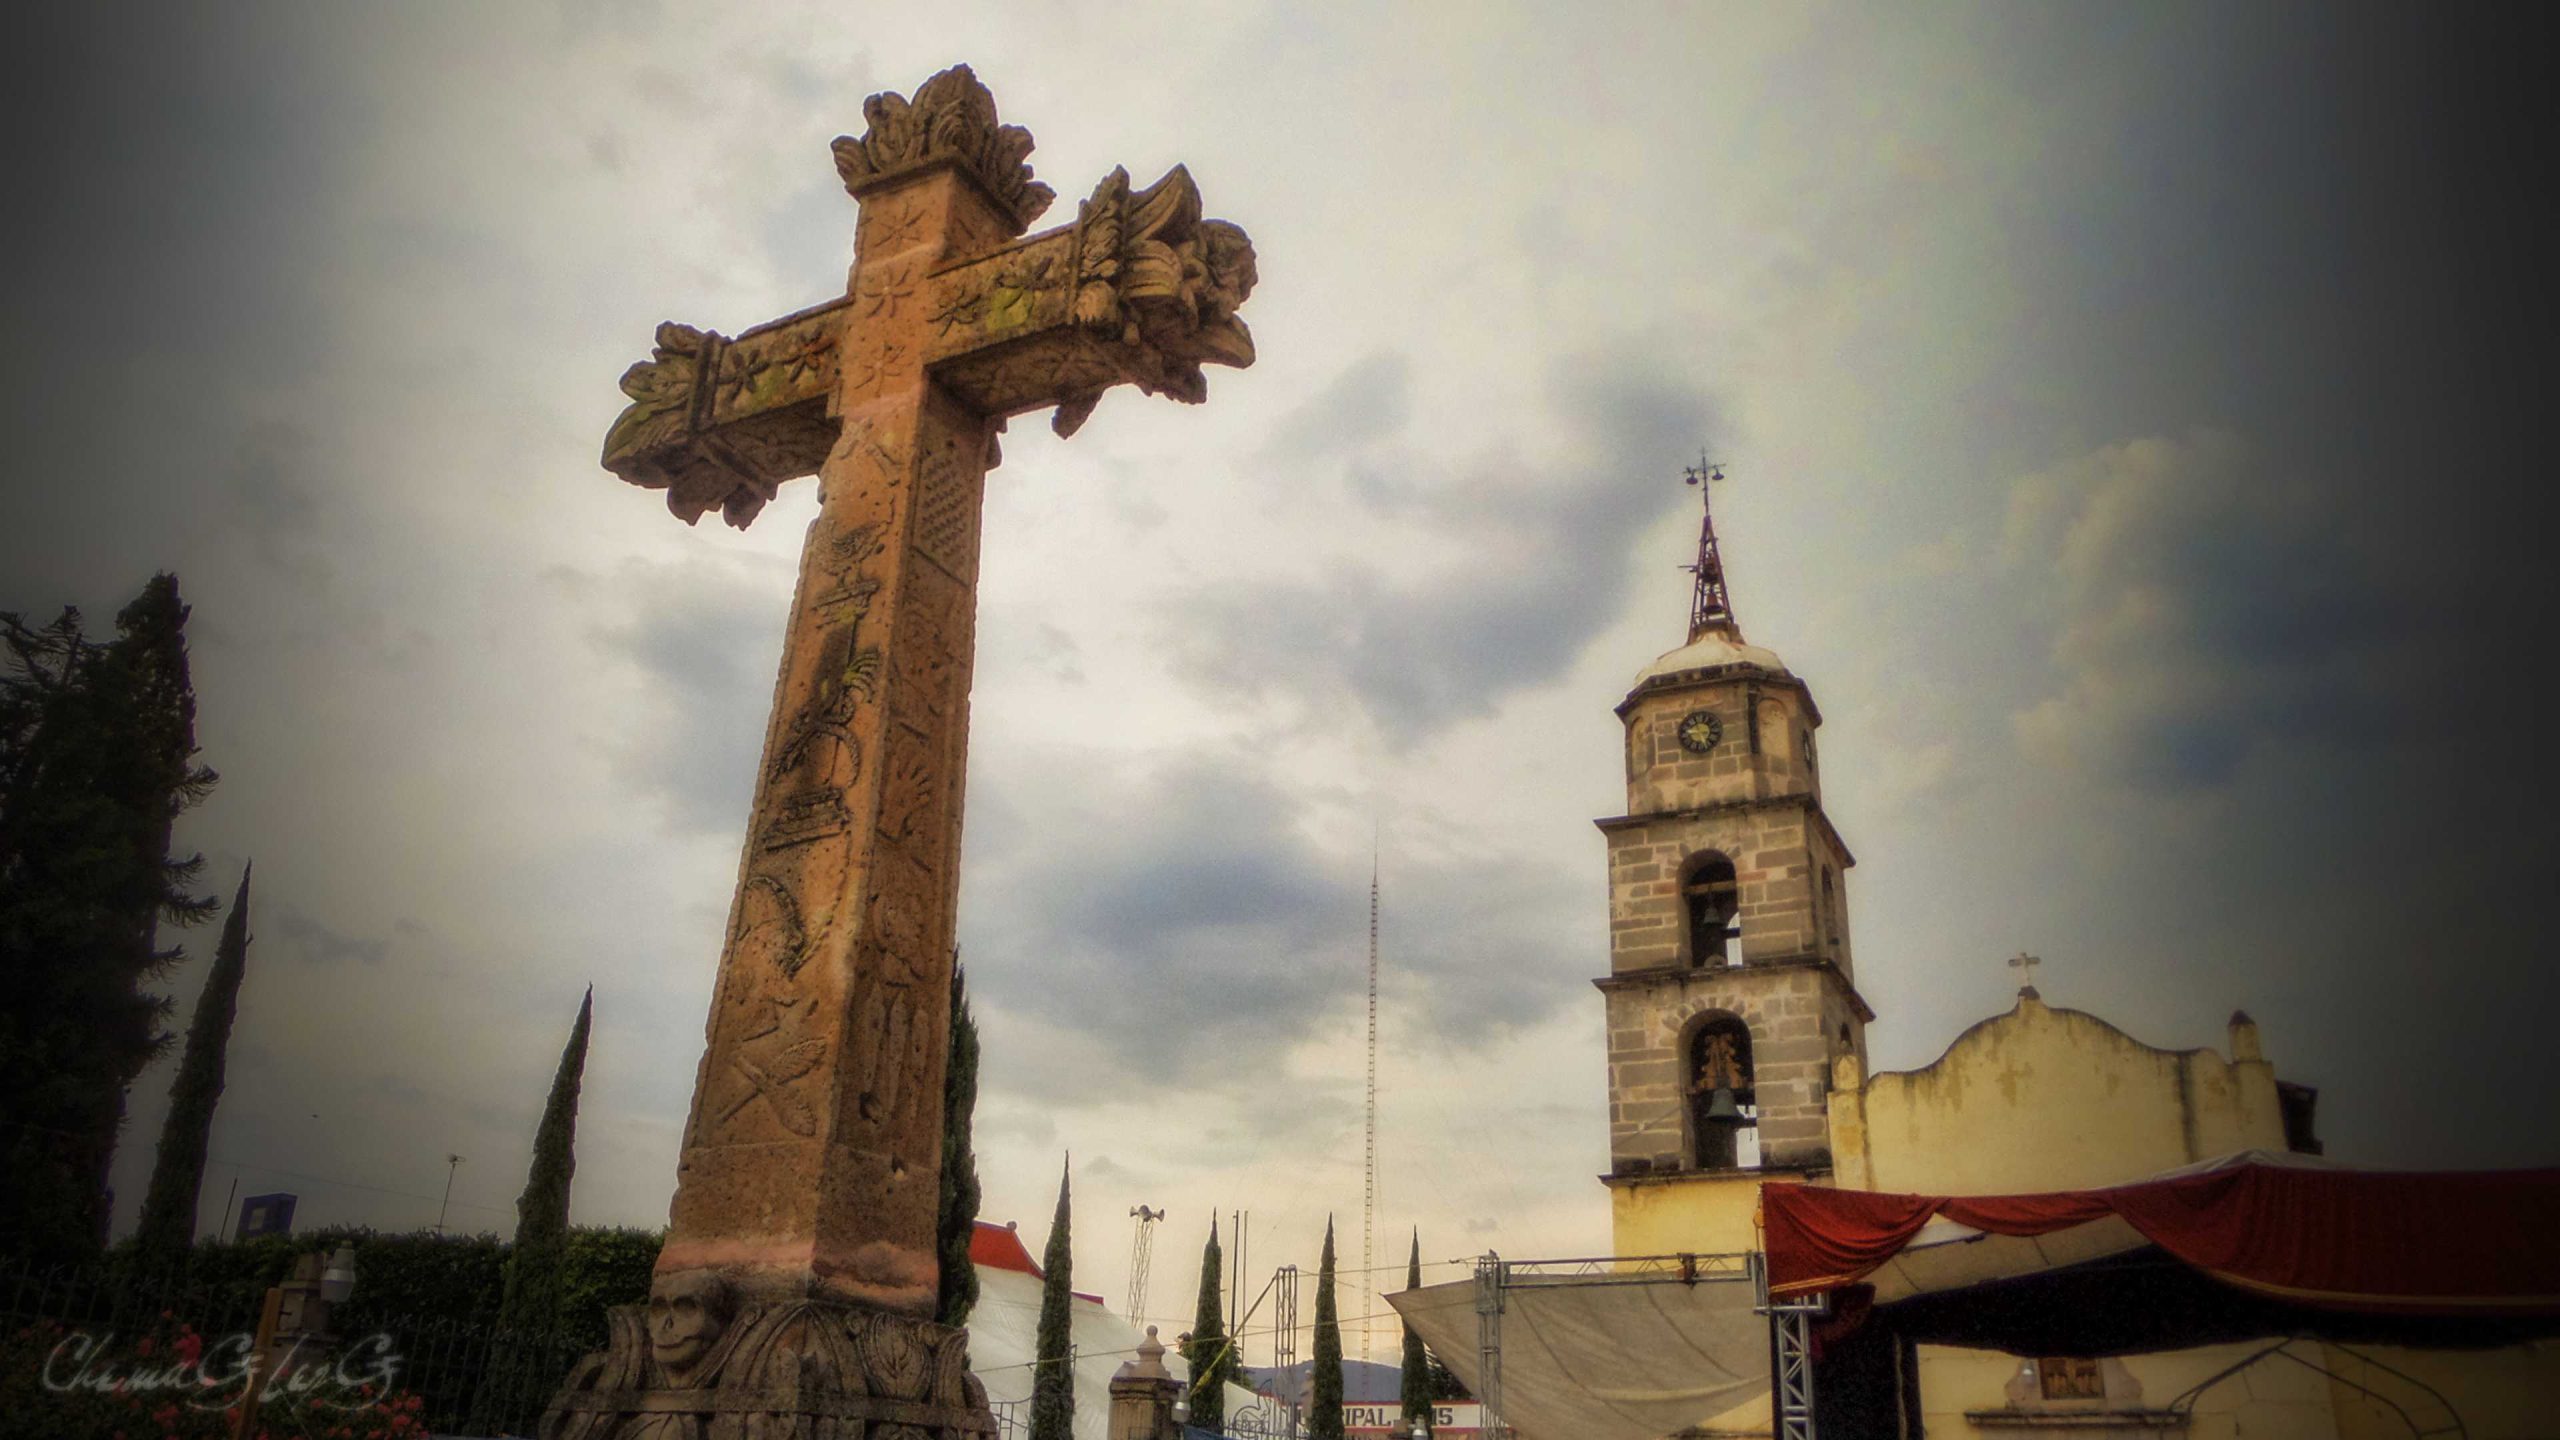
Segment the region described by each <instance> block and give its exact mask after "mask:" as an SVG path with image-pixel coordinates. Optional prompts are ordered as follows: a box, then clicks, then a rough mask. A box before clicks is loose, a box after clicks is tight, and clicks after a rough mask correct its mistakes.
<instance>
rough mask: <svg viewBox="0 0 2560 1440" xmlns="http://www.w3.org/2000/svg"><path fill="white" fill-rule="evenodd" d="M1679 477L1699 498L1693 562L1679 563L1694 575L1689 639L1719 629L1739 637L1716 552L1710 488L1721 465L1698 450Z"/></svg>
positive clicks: (1720, 472)
mask: <svg viewBox="0 0 2560 1440" xmlns="http://www.w3.org/2000/svg"><path fill="white" fill-rule="evenodd" d="M1680 478H1681V479H1682V480H1684V481H1686V482H1687V483H1689V484H1691V485H1695V486H1697V487H1698V500H1699V502H1700V503H1699V506H1698V559H1697V563H1695V564H1692V565H1683V566H1681V567H1680V568H1681V569H1683V570H1686V571H1688V572H1689V573H1690V574H1692V575H1695V576H1697V577H1698V583H1697V586H1696V588H1695V589H1693V590H1691V591H1690V594H1689V639H1690V640H1691V641H1692V642H1695V641H1697V640H1700V639H1703V638H1705V637H1706V636H1708V635H1710V634H1713V633H1716V632H1719V631H1720V632H1722V633H1723V634H1725V635H1727V636H1730V637H1732V638H1733V639H1736V640H1739V639H1741V638H1742V627H1741V626H1740V625H1738V624H1736V623H1734V618H1733V603H1732V602H1731V601H1730V600H1729V599H1727V598H1726V596H1725V593H1724V557H1723V556H1721V555H1719V554H1718V553H1716V510H1715V496H1714V495H1713V493H1712V492H1711V489H1710V487H1711V486H1713V485H1714V483H1715V482H1716V481H1719V480H1722V479H1723V478H1724V466H1723V464H1722V463H1721V462H1718V461H1714V460H1710V459H1708V458H1707V456H1706V452H1705V451H1700V452H1699V453H1698V463H1697V464H1695V465H1692V466H1689V467H1688V468H1687V469H1685V470H1682V471H1681V472H1680Z"/></svg>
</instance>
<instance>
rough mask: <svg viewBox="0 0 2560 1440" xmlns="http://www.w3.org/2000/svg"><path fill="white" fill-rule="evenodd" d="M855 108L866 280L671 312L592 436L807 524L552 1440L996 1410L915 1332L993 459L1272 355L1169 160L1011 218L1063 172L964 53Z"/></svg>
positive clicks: (930, 1295) (674, 478)
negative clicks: (717, 883)
mask: <svg viewBox="0 0 2560 1440" xmlns="http://www.w3.org/2000/svg"><path fill="white" fill-rule="evenodd" d="M863 114H864V116H865V118H866V119H867V121H868V122H869V126H868V128H867V129H866V131H865V132H864V134H863V135H862V137H861V138H859V139H855V138H853V137H850V136H848V137H844V138H841V139H838V140H837V141H836V142H835V158H836V169H837V171H838V173H839V174H840V175H841V176H842V177H843V179H844V182H845V187H846V189H847V190H848V191H850V192H851V193H852V195H853V197H854V199H855V200H856V201H857V202H858V205H859V214H858V218H857V220H856V224H855V231H854V257H855V258H854V265H853V272H852V276H851V279H850V283H849V284H848V286H847V288H846V293H845V294H844V295H843V296H842V297H840V298H838V299H835V300H831V301H828V302H827V303H825V304H823V305H818V306H814V307H812V308H810V309H807V310H802V311H799V312H797V313H795V314H792V315H787V316H784V317H782V318H781V319H778V320H774V321H770V322H767V323H765V324H762V325H758V326H755V327H754V328H752V329H748V330H745V331H743V332H741V333H740V334H738V335H737V336H736V337H734V338H732V337H728V336H724V335H720V334H716V333H712V332H708V331H703V330H696V329H693V328H691V327H689V326H684V325H678V324H674V323H668V324H664V325H661V326H659V327H658V332H657V343H656V346H655V348H654V350H653V351H652V354H651V358H650V359H648V360H646V361H643V362H641V363H640V364H637V365H634V366H632V367H631V369H630V370H629V371H628V372H627V373H626V374H625V375H624V376H623V377H622V389H623V391H624V393H625V394H627V395H628V396H629V397H630V399H631V402H632V403H631V405H630V406H629V408H627V409H626V410H624V411H623V413H622V415H621V417H620V418H619V419H617V420H616V421H615V422H614V424H613V427H612V429H611V431H610V432H609V433H608V434H607V436H606V440H605V453H604V464H605V466H606V468H607V469H610V470H612V471H613V472H614V473H616V474H618V475H620V476H622V477H623V478H624V479H626V480H629V481H631V482H632V483H634V484H638V485H643V486H647V487H650V488H653V489H662V490H664V491H666V492H667V504H668V507H669V508H670V509H672V510H673V511H674V512H675V513H676V514H677V515H678V516H679V517H681V518H683V519H684V520H685V521H686V522H687V523H692V522H693V521H695V520H698V519H699V518H700V517H702V516H703V515H705V514H708V513H710V512H711V511H713V510H717V511H719V512H720V513H721V514H722V515H723V516H724V517H725V518H726V519H727V520H728V521H729V523H730V524H733V525H739V526H744V525H746V524H747V523H748V522H749V521H751V520H753V519H754V518H755V515H756V513H757V512H758V511H759V510H760V509H762V508H763V506H764V504H765V503H766V502H767V501H768V500H770V499H771V498H772V497H773V495H774V493H775V492H776V490H777V489H778V488H779V487H780V486H781V484H782V483H783V482H785V481H787V480H789V479H792V478H794V477H797V476H800V475H806V474H810V473H812V472H815V473H816V475H817V476H818V484H819V495H820V510H819V515H818V518H817V519H816V520H815V521H814V522H812V524H811V525H810V527H809V534H808V541H807V543H806V545H805V546H804V547H803V549H802V551H801V561H800V579H799V586H798V590H797V592H796V593H795V594H794V596H793V598H792V602H791V614H790V619H789V622H788V628H787V632H786V639H785V642H784V649H783V658H782V673H781V677H780V679H779V680H778V681H777V683H776V686H775V692H774V704H773V712H772V716H771V719H770V720H769V721H768V723H767V728H766V732H765V745H764V753H763V762H762V768H761V769H760V771H759V773H758V775H757V780H756V798H755V805H754V809H753V812H752V814H751V816H750V818H749V821H748V827H747V840H746V850H745V855H744V857H743V859H742V860H741V862H740V865H739V874H738V886H737V892H736V898H735V900H734V901H733V902H732V904H731V908H730V916H729V927H728V932H727V938H726V941H725V943H724V945H723V947H722V953H721V957H720V970H719V976H718V980H717V984H716V988H715V990H714V996H713V1000H712V1009H711V1017H710V1021H709V1024H708V1026H707V1031H708V1041H707V1044H706V1046H705V1049H704V1052H703V1057H702V1067H701V1070H700V1072H699V1073H698V1075H697V1077H696V1079H695V1083H694V1095H693V1110H692V1114H691V1116H690V1118H689V1119H688V1121H687V1122H686V1126H685V1137H684V1151H683V1158H682V1160H681V1162H680V1164H679V1165H678V1168H677V1175H676V1194H675V1202H674V1206H673V1210H672V1213H671V1215H670V1224H669V1229H668V1234H667V1241H666V1246H665V1248H664V1249H663V1250H662V1251H661V1252H660V1255H659V1259H658V1267H657V1273H656V1276H655V1279H654V1282H653V1284H652V1288H651V1296H650V1301H649V1305H648V1308H647V1311H646V1312H645V1314H644V1313H642V1312H641V1311H639V1310H638V1309H637V1308H633V1309H627V1310H623V1311H617V1312H616V1313H615V1315H614V1317H613V1338H612V1342H611V1344H610V1346H609V1348H608V1349H607V1350H606V1351H604V1352H601V1353H599V1354H597V1355H593V1356H590V1357H588V1358H587V1359H586V1360H585V1361H582V1362H581V1363H580V1365H579V1366H578V1367H577V1369H576V1370H575V1371H573V1372H572V1374H571V1376H570V1380H569V1383H568V1386H567V1388H566V1389H564V1390H563V1391H562V1393H561V1394H560V1396H559V1398H558V1399H557V1400H556V1401H555V1402H554V1404H553V1407H552V1410H551V1412H550V1414H549V1415H547V1416H546V1417H545V1422H544V1434H545V1435H546V1437H562V1440H568V1437H575V1440H603V1437H607V1436H613V1437H622V1436H648V1437H653V1440H655V1437H661V1436H663V1437H667V1440H675V1437H679V1436H682V1437H708V1440H725V1437H731V1436H736V1437H746V1436H764V1435H768V1434H771V1435H792V1436H842V1437H845V1440H854V1437H858V1436H864V1435H866V1434H867V1435H868V1436H869V1440H927V1437H936V1440H960V1437H963V1436H969V1435H976V1434H983V1433H986V1432H989V1431H991V1430H992V1428H993V1422H992V1419H991V1418H990V1416H989V1415H988V1412H987V1408H986V1403H985V1398H984V1395H983V1393H982V1392H981V1391H980V1390H979V1389H978V1388H977V1385H976V1382H975V1381H974V1380H972V1379H971V1378H970V1377H969V1374H968V1359H967V1350H966V1336H965V1335H964V1334H963V1333H962V1332H960V1331H957V1330H952V1329H948V1328H946V1327H942V1326H939V1325H935V1324H933V1323H932V1321H931V1316H932V1313H933V1309H934V1303H935V1298H936V1293H937V1287H938V1270H937V1265H936V1258H935V1257H936V1236H935V1225H936V1211H937V1202H938V1196H939V1187H940V1166H941V1135H942V1072H943V1063H944V1053H943V1052H944V1047H945V1045H946V1043H947V1039H948V1025H949V1018H948V1017H949V1007H950V986H951V971H952V936H953V919H954V915H955V913H956V910H957V904H958V886H959V875H960V867H959V859H960V816H961V794H960V791H961V780H962V776H963V775H964V773H965V771H966V768H967V748H968V707H969V682H970V666H971V660H972V657H973V655H974V653H975V638H976V622H977V576H978V536H979V511H980V502H981V499H982V496H983V490H984V485H985V480H986V474H987V471H988V470H989V469H990V468H991V467H993V466H994V465H995V463H996V460H997V450H996V437H997V434H998V432H1000V431H1001V430H1002V429H1003V428H1004V422H1005V419H1006V417H1008V416H1011V415H1016V414H1020V413H1023V412H1025V411H1029V410H1035V409H1041V408H1045V407H1050V406H1055V407H1057V416H1056V419H1055V421H1054V422H1053V423H1054V426H1055V428H1056V429H1057V431H1058V432H1059V433H1060V434H1062V435H1064V434H1069V433H1072V432H1073V431H1074V429H1075V428H1076V426H1077V425H1079V424H1081V423H1082V421H1083V419H1084V418H1085V416H1086V415H1088V414H1089V413H1091V411H1092V409H1093V406H1094V404H1095V403H1096V402H1097V401H1098V400H1099V399H1100V398H1101V395H1102V393H1103V392H1104V391H1105V390H1107V389H1109V388H1111V387H1113V386H1115V385H1120V384H1134V385H1136V386H1138V387H1139V388H1140V389H1141V390H1144V391H1146V392H1148V393H1151V394H1156V393H1161V394H1168V395H1171V396H1173V397H1174V398H1175V399H1178V400H1183V401H1188V402H1193V403H1197V402H1198V401H1200V400H1202V399H1204V398H1206V394H1207V385H1206V381H1205V380H1204V379H1203V377H1202V373H1201V366H1202V365H1203V364H1204V363H1215V364H1222V365H1234V366H1242V365H1249V364H1251V363H1252V360H1253V343H1252V340H1251V338H1250V336H1249V335H1248V334H1247V332H1246V330H1245V327H1244V324H1243V322H1242V321H1240V320H1238V319H1237V318H1236V314H1235V312H1236V309H1237V307H1239V306H1240V305H1242V304H1243V303H1244V300H1245V297H1246V296H1247V294H1249V293H1250V291H1251V290H1252V287H1253V283H1254V260H1253V245H1252V242H1251V241H1250V240H1248V239H1247V238H1246V236H1245V233H1244V232H1243V231H1242V230H1240V229H1238V228H1237V227H1235V226H1233V225H1230V224H1227V223H1226V222H1224V221H1218V220H1207V219H1203V218H1202V216H1201V208H1200V194H1199V191H1198V189H1197V188H1196V187H1195V186H1194V185H1193V184H1192V181H1191V177H1190V175H1189V174H1188V173H1186V172H1185V171H1183V170H1182V169H1180V168H1179V167H1177V168H1176V169H1174V170H1173V171H1172V172H1171V173H1169V174H1167V175H1166V176H1165V177H1164V178H1163V179H1161V180H1159V181H1157V182H1156V183H1155V184H1154V185H1151V186H1148V187H1147V188H1145V189H1143V190H1138V189H1133V188H1132V186H1131V185H1130V182H1129V177H1128V174H1127V172H1126V171H1122V170H1114V171H1113V172H1112V173H1111V174H1110V175H1108V176H1106V177H1105V178H1104V179H1103V181H1102V183H1101V184H1100V185H1099V186H1097V187H1096V188H1095V190H1094V191H1093V193H1092V195H1091V197H1090V198H1088V199H1087V200H1085V201H1084V202H1083V203H1082V204H1081V205H1079V206H1078V207H1077V213H1076V219H1075V222H1074V223H1073V224H1070V225H1065V226H1061V227H1059V228H1057V229H1054V230H1049V231H1044V232H1042V233H1040V234H1038V235H1032V236H1029V237H1027V238H1024V237H1023V234H1022V232H1023V231H1024V230H1025V229H1026V228H1027V227H1028V226H1029V224H1030V222H1031V221H1032V219H1034V218H1035V217H1036V216H1037V215H1038V214H1039V213H1040V212H1041V211H1042V210H1043V209H1045V208H1046V207H1047V205H1048V203H1049V200H1050V198H1051V193H1050V191H1049V189H1048V187H1047V186H1044V185H1041V184H1039V183H1038V182H1036V181H1034V180H1033V179H1032V178H1031V170H1030V167H1029V166H1028V165H1026V164H1024V163H1022V162H1023V157H1024V156H1026V155H1028V154H1029V153H1030V150H1031V137H1030V135H1029V134H1028V133H1027V132H1025V131H1024V130H1023V129H1022V128H1021V127H1019V126H1013V125H999V124H998V123H997V121H996V110H995V101H994V98H993V97H992V96H990V95H989V94H988V93H987V90H986V88H985V87H984V86H982V85H980V84H979V83H978V81H977V79H976V77H974V76H973V75H971V74H970V72H969V70H968V68H967V67H966V66H961V67H956V68H954V69H951V70H947V71H944V72H943V73H941V74H939V75H936V76H934V77H933V78H932V79H931V80H929V81H927V82H925V84H924V86H923V87H922V88H920V89H919V90H917V92H916V95H915V99H914V100H913V102H912V103H911V102H909V101H908V100H906V99H904V98H902V97H900V96H898V95H896V94H883V95H875V96H873V97H871V98H870V99H869V100H867V101H865V102H864V104H863ZM879 1427H887V1428H885V1429H882V1428H879Z"/></svg>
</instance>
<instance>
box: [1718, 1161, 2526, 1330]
mask: <svg viewBox="0 0 2560 1440" xmlns="http://www.w3.org/2000/svg"><path fill="white" fill-rule="evenodd" d="M1760 1195H1761V1208H1762V1216H1763V1223H1764V1225H1765V1229H1766V1235H1765V1243H1766V1245H1767V1252H1768V1267H1769V1272H1768V1273H1769V1289H1770V1293H1772V1294H1774V1295H1806V1294H1812V1293H1815V1292H1819V1291H1825V1290H1835V1289H1839V1288H1841V1287H1843V1286H1847V1285H1852V1284H1856V1283H1858V1282H1860V1281H1862V1280H1864V1279H1865V1278H1866V1277H1867V1276H1869V1275H1870V1274H1872V1273H1873V1272H1874V1271H1876V1270H1877V1269H1878V1268H1879V1267H1881V1266H1883V1265H1885V1264H1886V1263H1887V1262H1889V1261H1892V1260H1893V1259H1895V1257H1896V1256H1898V1255H1899V1254H1901V1252H1902V1250H1903V1248H1904V1247H1905V1246H1906V1245H1908V1244H1910V1243H1911V1241H1912V1240H1913V1239H1914V1237H1916V1236H1919V1235H1920V1233H1921V1230H1922V1227H1923V1226H1926V1225H1927V1224H1928V1223H1929V1222H1930V1221H1931V1219H1933V1218H1934V1217H1939V1216H1943V1217H1945V1218H1946V1219H1947V1220H1949V1221H1952V1222H1954V1223H1955V1224H1957V1225H1961V1226H1965V1227H1968V1228H1970V1229H1972V1230H1976V1231H1981V1232H1985V1233H1987V1234H1991V1235H2006V1236H2034V1235H2047V1234H2051V1233H2053V1232H2056V1231H2061V1230H2067V1229H2070V1228H2072V1227H2075V1226H2081V1225H2090V1224H2098V1223H2102V1222H2107V1221H2110V1220H2112V1221H2120V1222H2122V1223H2123V1224H2125V1225H2129V1226H2130V1227H2132V1229H2133V1230H2134V1231H2135V1232H2138V1233H2139V1235H2140V1236H2141V1238H2142V1239H2143V1240H2144V1241H2147V1242H2149V1243H2150V1244H2152V1245H2155V1246H2157V1247H2159V1249H2160V1250H2161V1251H2163V1252H2165V1253H2167V1254H2168V1255H2170V1256H2172V1257H2174V1258H2175V1259H2176V1260H2178V1261H2180V1262H2181V1263H2183V1264H2185V1265H2188V1266H2192V1267H2194V1268H2195V1269H2197V1270H2200V1271H2203V1272H2204V1273H2206V1274H2208V1275H2211V1276H2213V1277H2214V1278H2215V1279H2218V1280H2221V1281H2224V1282H2227V1283H2229V1284H2232V1285H2237V1286H2240V1287H2243V1288H2245V1289H2247V1290H2250V1291H2253V1292H2256V1293H2258V1294H2260V1295H2264V1296H2269V1297H2273V1298H2276V1299H2279V1300H2282V1301H2284V1302H2287V1303H2289V1304H2293V1305H2300V1306H2308V1307H2313V1308H2317V1309H2324V1310H2339V1311H2352V1312H2362V1313H2368V1314H2397V1315H2443V1316H2456V1315H2464V1316H2477V1317H2483V1318H2497V1317H2517V1318H2522V1317H2531V1316H2560V1170H2508V1171H2469V1172H2388V1171H2374V1170H2347V1169H2337V1168H2327V1167H2319V1168H2313V1167H2304V1166H2297V1165H2290V1164H2284V1163H2279V1162H2278V1161H2277V1159H2276V1157H2269V1156H2259V1155H2254V1154H2253V1155H2245V1156H2236V1157H2233V1158H2232V1159H2230V1160H2228V1161H2224V1162H2217V1163H2215V1164H2213V1165H2211V1166H2205V1167H2199V1168H2197V1169H2193V1170H2188V1171H2180V1172H2176V1173H2173V1174H2169V1175H2164V1176H2161V1177H2158V1178H2156V1179H2152V1180H2146V1181H2141V1182H2138V1183H2136V1184H2131V1185H2120V1186H2116V1187H2114V1188H2112V1189H2106V1190H2066V1191H2057V1192H2054V1193H2051V1194H2043V1195H1889V1194H1880V1193H1876V1192H1873V1191H1861V1190H1834V1189H1828V1188H1823V1187H1818V1186H1812V1185H1769V1186H1764V1187H1762V1190H1761V1192H1760Z"/></svg>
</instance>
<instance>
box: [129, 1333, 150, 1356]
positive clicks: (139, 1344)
mask: <svg viewBox="0 0 2560 1440" xmlns="http://www.w3.org/2000/svg"><path fill="white" fill-rule="evenodd" d="M133 1353H134V1354H136V1355H149V1354H150V1353H151V1337H150V1336H148V1335H145V1336H143V1337H142V1338H141V1339H139V1340H137V1341H135V1342H133Z"/></svg>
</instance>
